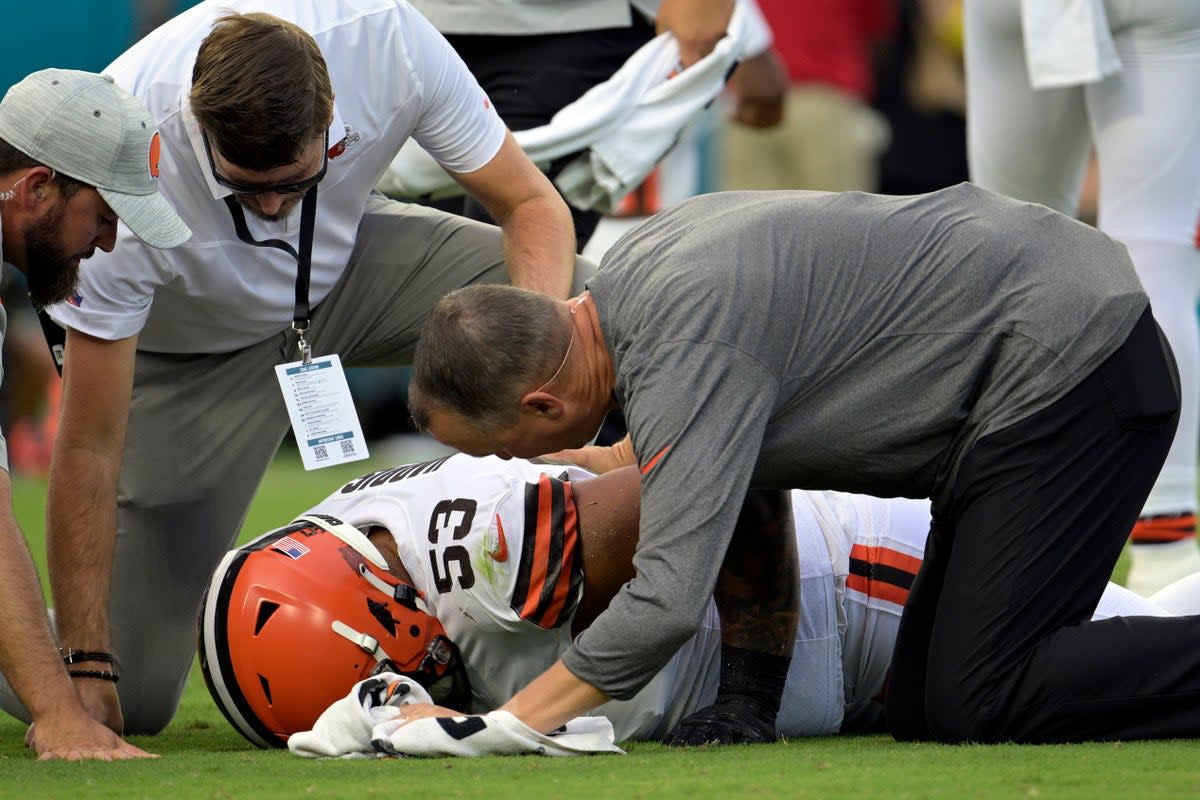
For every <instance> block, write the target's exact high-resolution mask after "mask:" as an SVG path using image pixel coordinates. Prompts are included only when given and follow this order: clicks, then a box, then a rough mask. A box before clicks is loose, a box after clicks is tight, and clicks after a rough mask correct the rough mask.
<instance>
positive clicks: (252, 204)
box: [234, 194, 304, 222]
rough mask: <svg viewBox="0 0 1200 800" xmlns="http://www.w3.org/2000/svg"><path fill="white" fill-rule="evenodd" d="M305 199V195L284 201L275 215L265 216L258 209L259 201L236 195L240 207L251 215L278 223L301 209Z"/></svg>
mask: <svg viewBox="0 0 1200 800" xmlns="http://www.w3.org/2000/svg"><path fill="white" fill-rule="evenodd" d="M303 197H304V195H296V196H295V197H289V198H288V199H287V200H284V201H283V205H282V206H280V207H279V210H278V211H276V212H275V213H274V214H265V213H263V210H262V209H261V208H259V207H258V205H257V201H254V200H251V199H250V198H249V197H247V196H245V195H237V194H235V195H234V199H235V200H237V202H238V205H240V206H241V207H242V208H244V209H246V210H247V211H249V212H250V213H251V215H253V216H255V217H258V218H259V219H261V220H263V221H264V222H278V221H279V220H281V219H286V218H287V217H289V216H291V213H292V212H293V211H295V210H296V209H297V208H298V207H299V205H300V201H301V199H303Z"/></svg>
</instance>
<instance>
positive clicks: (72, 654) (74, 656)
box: [58, 647, 116, 666]
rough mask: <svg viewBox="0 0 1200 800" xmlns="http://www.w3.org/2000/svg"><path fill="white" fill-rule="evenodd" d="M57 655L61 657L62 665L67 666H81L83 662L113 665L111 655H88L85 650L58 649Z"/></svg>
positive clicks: (98, 653)
mask: <svg viewBox="0 0 1200 800" xmlns="http://www.w3.org/2000/svg"><path fill="white" fill-rule="evenodd" d="M58 654H59V655H60V656H62V660H63V663H64V664H66V665H67V666H70V665H71V664H81V663H83V662H85V661H101V662H103V663H105V664H115V663H116V661H115V660H113V654H112V653H102V652H97V653H89V652H87V651H86V650H75V649H73V648H66V647H60V648H58Z"/></svg>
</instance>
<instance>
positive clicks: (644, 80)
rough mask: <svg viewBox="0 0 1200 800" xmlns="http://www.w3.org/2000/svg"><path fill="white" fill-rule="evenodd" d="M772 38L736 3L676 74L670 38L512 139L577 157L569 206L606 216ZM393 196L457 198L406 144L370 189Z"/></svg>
mask: <svg viewBox="0 0 1200 800" xmlns="http://www.w3.org/2000/svg"><path fill="white" fill-rule="evenodd" d="M770 44H771V32H770V28H768V27H767V24H766V22H765V20H764V19H763V17H762V14H761V12H760V11H759V9H758V6H757V5H756V4H755V3H754V2H753V1H752V0H738V2H737V4H736V5H735V6H734V11H733V17H732V18H731V19H730V21H729V28H728V31H727V34H726V36H725V37H724V38H723V39H721V40H720V41H719V42H718V43H717V45H716V47H715V48H714V50H713V52H711V53H709V54H708V55H707V56H705V57H704V58H702V59H701V60H700V61H698V62H696V63H695V64H693V65H692V66H691V67H689V68H688V69H686V70H681V69H680V63H679V46H678V44H677V43H676V41H675V38H674V37H673V36H671V35H670V34H669V33H664V34H661V35H660V36H657V37H655V38H654V39H653V40H651V41H650V42H648V43H646V44H645V45H643V46H642V47H641V48H640V49H639V50H637V52H635V53H634V54H633V55H631V56H630V57H629V59H628V60H627V61H626V62H625V64H623V65H622V66H621V68H620V69H619V70H617V72H616V73H614V74H613V76H612V77H611V78H609V79H608V80H607V81H605V82H603V83H601V84H598V85H596V86H593V87H592V88H591V89H589V90H588V91H587V92H586V93H585V94H584V95H583V96H582V97H580V98H579V99H578V100H576V101H575V102H573V103H571V104H569V105H567V106H565V107H564V108H562V109H560V110H559V111H558V113H557V114H555V115H554V117H553V119H551V120H550V122H549V123H547V124H546V125H542V126H540V127H537V128H530V129H528V130H524V131H516V132H514V133H513V136H514V138H515V139H516V140H517V143H518V144H520V145H521V148H522V149H523V150H524V151H525V153H526V154H527V155H528V156H529V158H530V160H532V161H533V162H534V163H536V164H538V165H540V166H543V167H544V166H545V165H546V164H548V163H549V162H550V161H552V160H554V159H556V158H559V157H561V156H565V155H568V154H570V153H574V152H578V151H581V150H582V151H584V152H583V153H581V155H580V156H579V157H577V158H576V159H574V160H573V161H572V162H571V163H570V164H568V165H567V167H566V168H565V169H564V170H563V172H562V173H561V174H560V175H559V178H558V181H557V183H558V187H559V189H560V190H561V191H562V192H563V194H564V196H566V198H567V200H568V201H569V202H570V203H571V204H572V205H574V206H576V207H577V208H582V209H594V210H597V211H601V212H604V211H610V210H611V209H612V208H613V207H614V206H615V205H616V204H617V203H618V202H619V201H620V199H621V198H622V197H624V196H625V195H626V194H628V193H629V192H631V191H633V190H634V189H635V188H637V186H638V184H640V183H641V182H642V180H643V179H644V178H645V177H646V175H648V174H649V173H650V171H651V170H652V169H653V168H654V165H655V164H657V163H658V162H659V160H661V159H662V157H663V156H664V155H665V154H666V152H667V151H668V150H669V149H670V148H671V147H672V145H674V143H675V142H676V141H677V140H678V138H679V136H680V134H681V133H682V132H683V130H684V128H686V127H687V125H688V123H690V122H692V121H693V120H694V119H696V118H697V117H698V116H699V115H700V113H701V112H702V111H703V110H704V109H705V107H707V106H708V105H709V103H711V102H712V100H713V99H714V98H715V97H716V96H717V95H718V94H720V92H721V90H722V88H723V87H724V85H725V78H726V76H727V75H728V73H729V71H730V70H731V69H732V68H733V67H734V65H736V64H737V62H738V61H740V60H741V59H743V58H746V57H749V56H752V55H757V54H758V53H761V52H763V51H764V50H766V49H767V47H769V46H770ZM378 188H379V190H380V191H382V192H384V193H385V194H388V195H391V196H393V197H411V198H437V197H448V196H452V195H455V194H461V193H462V189H461V188H460V187H458V185H457V184H456V183H454V181H453V179H451V178H450V176H449V175H447V174H446V173H445V172H444V171H443V170H442V168H441V167H440V166H438V164H437V162H436V161H434V160H433V157H432V156H430V155H429V154H428V153H426V152H425V151H424V150H422V149H421V147H420V146H419V145H418V144H417V143H416V142H413V141H411V140H410V141H409V142H406V143H405V145H404V147H402V148H401V149H400V152H399V153H398V154H397V155H396V158H395V159H394V160H393V161H392V164H391V166H390V167H389V168H388V171H387V172H386V173H385V174H384V176H383V178H382V179H381V180H380V182H379V184H378Z"/></svg>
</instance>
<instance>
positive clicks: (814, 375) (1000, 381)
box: [564, 183, 1148, 698]
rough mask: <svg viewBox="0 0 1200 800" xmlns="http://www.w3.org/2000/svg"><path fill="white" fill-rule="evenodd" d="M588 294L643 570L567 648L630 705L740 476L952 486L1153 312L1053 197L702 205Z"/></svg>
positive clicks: (679, 620) (727, 525)
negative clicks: (624, 458)
mask: <svg viewBox="0 0 1200 800" xmlns="http://www.w3.org/2000/svg"><path fill="white" fill-rule="evenodd" d="M589 288H590V289H591V292H592V296H593V298H594V300H595V303H596V309H597V311H598V313H599V316H600V323H601V327H602V328H603V331H604V338H605V341H606V342H607V343H608V347H609V350H610V353H611V355H612V358H613V362H614V365H615V368H616V395H617V399H618V400H619V401H620V404H621V407H622V409H623V410H624V413H625V417H626V420H627V422H628V425H629V430H630V433H631V434H632V436H633V442H634V447H635V450H636V452H637V456H638V462H639V464H640V465H641V468H642V470H643V472H644V477H643V479H642V501H641V502H642V505H641V531H640V535H641V540H640V541H641V543H640V545H639V547H638V551H637V554H636V556H635V559H634V563H635V565H636V567H637V577H636V578H635V579H634V580H633V581H631V582H630V583H629V584H627V585H626V586H625V587H624V588H623V589H622V591H621V592H620V593H619V594H618V596H617V597H616V598H615V599H614V600H613V602H612V604H611V605H610V607H609V609H608V610H607V611H606V612H605V613H604V614H602V615H601V616H600V617H599V618H598V619H597V620H596V622H595V623H594V624H593V625H592V626H591V627H590V628H589V629H588V630H587V631H586V632H584V633H583V634H582V635H581V636H580V637H579V638H578V639H576V641H575V644H574V645H573V647H572V649H571V650H569V651H568V652H567V653H566V655H565V656H564V659H565V663H566V665H567V666H568V668H569V669H570V670H571V671H572V672H573V673H575V674H576V675H577V676H579V677H581V678H583V679H584V680H587V681H588V682H590V683H592V684H594V685H596V686H597V687H599V688H600V689H602V690H603V691H605V692H606V693H608V694H609V695H611V696H613V697H617V698H627V697H629V696H630V695H632V694H633V693H634V692H636V691H637V690H638V689H639V688H640V687H641V686H642V685H643V684H644V682H645V681H646V680H648V679H649V678H650V677H651V676H653V674H654V673H655V671H656V670H658V669H659V668H660V667H661V666H662V665H663V664H664V663H665V662H666V661H667V660H668V659H669V658H670V655H671V653H672V652H674V650H675V649H676V648H677V647H678V645H679V644H680V643H681V642H682V641H684V640H685V639H686V638H687V637H688V636H689V635H691V633H692V631H693V630H694V629H695V627H696V626H697V625H698V624H699V622H700V614H701V612H702V611H703V609H704V606H705V602H706V600H707V598H708V596H709V595H710V594H711V592H712V589H713V586H714V584H715V582H716V575H717V571H718V569H719V568H720V564H721V561H722V558H723V555H724V552H725V549H726V547H727V545H728V543H729V539H730V537H731V536H732V533H733V529H734V523H735V520H736V518H737V516H738V512H739V510H740V507H741V503H742V498H743V495H744V494H745V492H746V489H747V488H748V486H751V485H753V486H757V487H778V488H797V489H840V490H845V491H852V492H863V493H868V494H874V495H880V496H906V497H932V498H934V500H935V502H936V501H937V500H939V499H942V500H944V499H945V493H946V492H947V491H948V490H949V488H950V486H951V483H952V480H953V477H954V474H955V470H956V469H957V466H958V464H959V462H960V461H961V459H962V457H963V455H964V454H965V452H966V451H967V450H968V449H969V448H970V447H971V445H972V444H973V443H974V442H975V441H976V440H977V439H978V438H979V437H980V436H982V435H984V434H987V433H991V432H994V431H996V430H999V429H1001V428H1003V427H1005V426H1007V425H1010V424H1012V423H1014V422H1016V421H1018V420H1020V419H1022V418H1024V417H1026V416H1028V415H1030V414H1032V413H1033V412H1035V411H1037V410H1039V409H1041V408H1043V407H1045V406H1047V405H1048V404H1050V403H1051V402H1052V401H1054V400H1055V399H1057V398H1058V397H1060V396H1061V395H1063V394H1064V393H1065V392H1066V391H1067V390H1068V389H1070V388H1072V387H1073V386H1074V385H1076V384H1077V383H1078V382H1079V381H1080V380H1082V379H1083V378H1084V377H1086V376H1087V375H1088V374H1089V373H1090V372H1091V371H1093V370H1094V369H1095V368H1096V367H1097V366H1099V364H1100V363H1101V362H1102V361H1103V360H1104V358H1105V357H1107V356H1108V355H1109V354H1110V353H1111V352H1112V351H1113V350H1115V349H1116V348H1117V347H1118V346H1119V345H1120V344H1121V343H1122V342H1123V341H1124V339H1125V338H1126V336H1127V335H1128V334H1129V332H1130V330H1131V329H1132V327H1133V325H1134V323H1135V322H1136V321H1137V319H1138V317H1139V316H1140V315H1141V313H1142V312H1143V311H1144V309H1145V308H1146V306H1147V302H1148V301H1147V299H1146V295H1145V293H1144V292H1143V290H1142V286H1141V283H1140V282H1139V280H1138V278H1137V276H1136V274H1135V273H1134V270H1133V266H1132V264H1131V263H1130V261H1129V258H1128V256H1127V255H1126V252H1125V248H1124V247H1123V246H1122V245H1120V244H1118V243H1116V242H1114V241H1113V240H1111V239H1109V238H1108V237H1107V236H1105V235H1104V234H1102V233H1100V232H1098V231H1096V230H1095V229H1093V228H1091V227H1088V226H1086V225H1084V224H1082V223H1079V222H1076V221H1075V220H1072V219H1070V218H1068V217H1066V216H1063V215H1061V214H1058V213H1056V212H1054V211H1051V210H1049V209H1047V208H1045V207H1043V206H1040V205H1035V204H1031V203H1022V202H1017V201H1015V200H1011V199H1007V198H1004V197H1001V196H999V195H996V194H992V193H990V192H987V191H985V190H983V189H980V188H978V187H976V186H974V185H971V184H966V183H964V184H959V185H958V186H954V187H951V188H948V189H944V190H942V191H938V192H933V193H931V194H925V195H918V196H906V197H889V196H883V195H870V194H863V193H858V192H847V193H842V194H829V193H825V192H729V193H720V194H711V195H704V196H701V197H697V198H693V199H691V200H688V201H686V202H684V203H681V204H679V205H678V206H676V207H674V208H672V209H670V210H668V211H666V212H663V213H661V214H659V215H657V216H655V217H653V218H651V219H650V220H649V221H647V222H646V223H645V224H643V225H642V226H640V227H638V228H637V229H635V230H634V231H632V232H631V233H629V234H628V235H626V236H625V237H624V238H622V239H621V240H620V241H619V242H617V244H616V245H615V246H614V247H613V248H612V249H611V250H610V251H609V252H608V254H607V255H606V256H605V258H604V261H603V262H602V264H601V266H600V270H599V272H598V273H597V274H596V276H595V277H594V278H593V279H592V280H591V281H590V283H589Z"/></svg>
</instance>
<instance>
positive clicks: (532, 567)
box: [511, 475, 583, 628]
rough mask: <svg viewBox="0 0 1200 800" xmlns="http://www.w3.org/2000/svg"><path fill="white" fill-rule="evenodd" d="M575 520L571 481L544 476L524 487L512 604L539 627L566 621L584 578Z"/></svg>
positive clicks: (553, 625)
mask: <svg viewBox="0 0 1200 800" xmlns="http://www.w3.org/2000/svg"><path fill="white" fill-rule="evenodd" d="M578 546H579V521H578V518H577V516H576V511H575V499H574V495H573V493H572V490H571V484H570V483H568V482H565V481H562V480H557V479H555V478H552V477H550V476H548V475H543V476H541V477H540V478H539V479H538V481H537V483H530V484H526V487H525V534H524V537H523V539H522V542H521V554H520V564H519V565H518V568H517V580H516V584H515V585H514V588H513V594H512V600H511V605H512V608H513V609H514V610H515V611H516V612H517V613H518V614H519V615H520V616H521V618H523V619H526V620H528V621H530V622H533V623H534V624H535V625H538V626H539V627H542V628H555V627H558V626H560V625H562V624H563V623H565V622H566V621H567V620H569V619H570V617H571V615H572V614H573V613H574V611H575V606H576V604H578V602H579V588H580V586H581V584H582V582H583V573H582V566H581V565H582V559H581V558H580V556H579V552H578Z"/></svg>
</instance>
